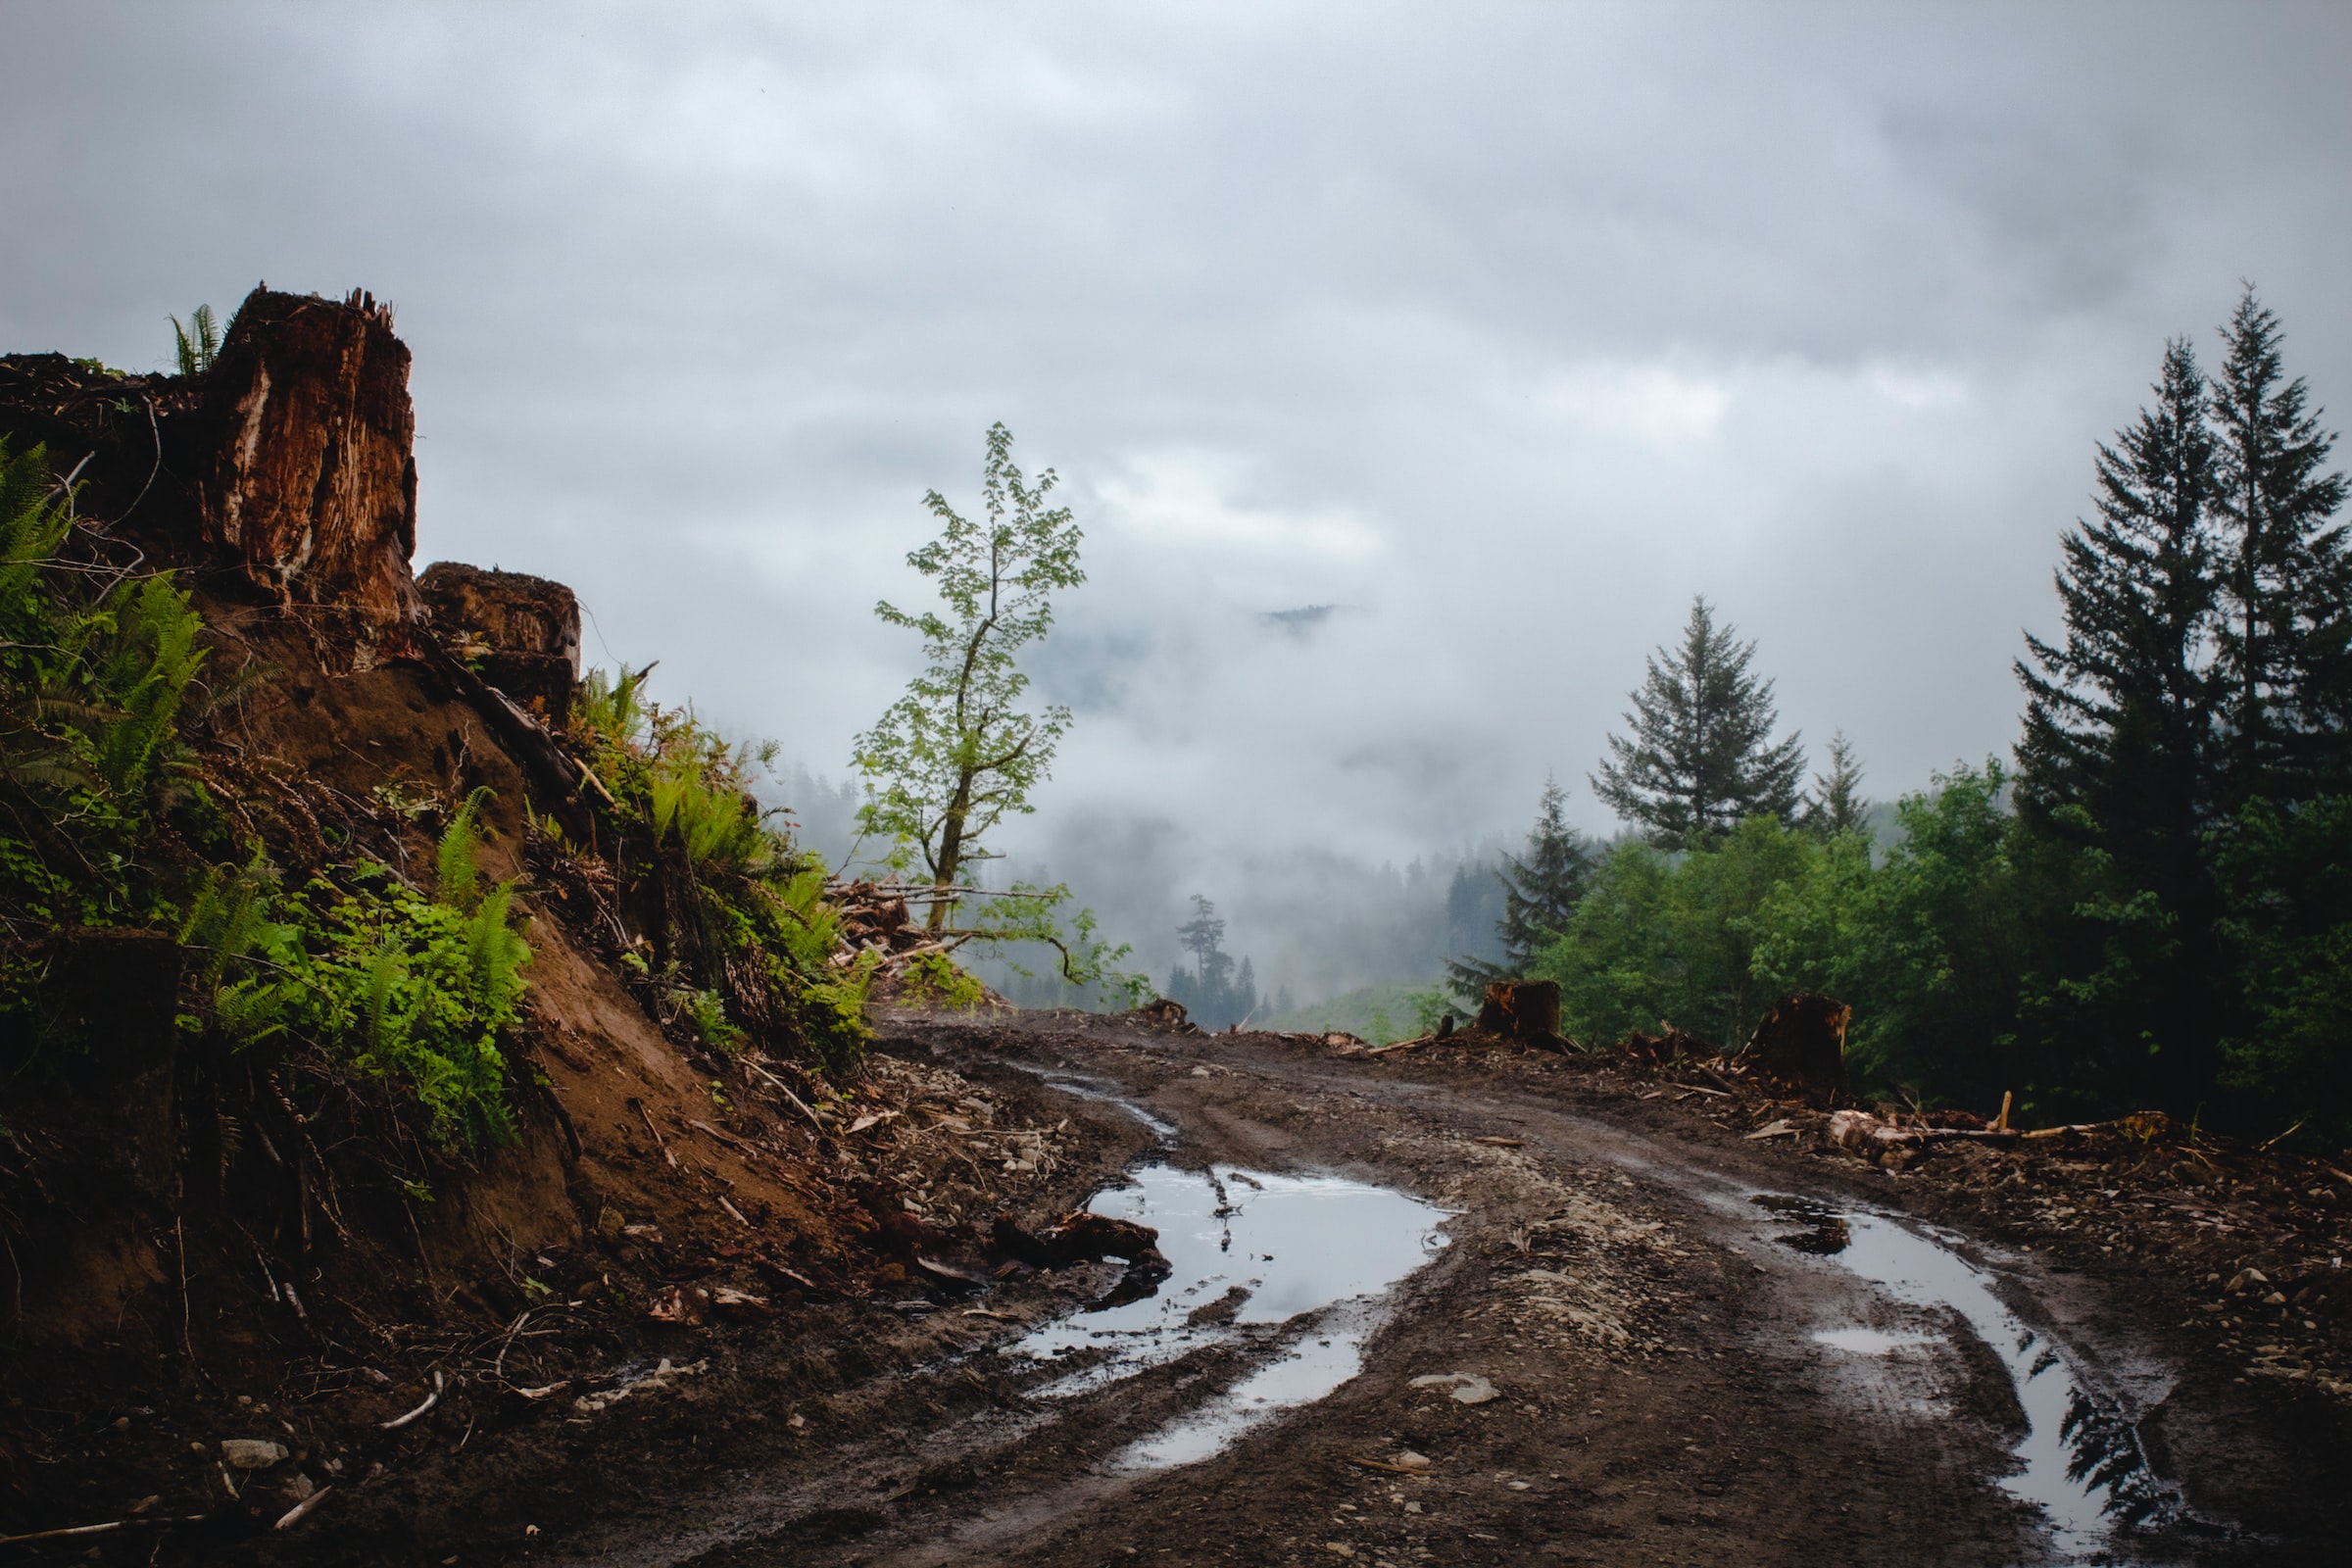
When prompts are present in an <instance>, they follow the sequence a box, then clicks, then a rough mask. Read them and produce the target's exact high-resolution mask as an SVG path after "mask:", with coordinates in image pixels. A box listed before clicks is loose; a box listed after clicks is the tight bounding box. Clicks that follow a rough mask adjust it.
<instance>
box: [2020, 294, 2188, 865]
mask: <svg viewBox="0 0 2352 1568" xmlns="http://www.w3.org/2000/svg"><path fill="white" fill-rule="evenodd" d="M2154 392H2155V394H2156V401H2155V405H2154V407H2152V408H2147V409H2143V410H2141V411H2140V416H2139V418H2138V420H2137V422H2135V423H2133V424H2132V425H2131V426H2130V427H2128V428H2126V429H2123V430H2120V431H2118V432H2117V433H2116V437H2115V442H2114V444H2113V445H2112V446H2108V445H2101V446H2100V447H2099V449H2098V458H2097V464H2096V482H2097V487H2098V488H2097V492H2096V497H2095V500H2094V503H2093V505H2094V506H2095V508H2096V513H2097V515H2096V516H2095V518H2094V519H2093V520H2091V521H2087V522H2083V523H2081V524H2079V525H2078V526H2077V527H2076V529H2075V531H2073V532H2072V533H2070V534H2068V535H2067V536H2066V539H2065V540H2064V542H2063V543H2062V545H2061V547H2060V549H2061V553H2062V558H2063V559H2062V563H2061V564H2060V566H2059V568H2058V573H2057V585H2058V599H2059V605H2060V608H2061V612H2062V613H2063V615H2064V617H2065V621H2066V636H2065V639H2064V641H2063V643H2062V644H2058V645H2053V644H2050V643H2045V642H2043V641H2041V640H2040V639H2039V638H2036V637H2032V636H2029V637H2028V638H2027V639H2026V649H2027V656H2028V657H2027V659H2025V660H2021V661H2019V662H2018V664H2017V673H2018V678H2019V680H2020V681H2021V682H2022V683H2023V684H2024V686H2025V688H2026V694H2027V703H2026V719H2025V735H2024V738H2023V739H2022V740H2021V741H2020V742H2019V744H2018V748H2017V755H2018V764H2019V777H2018V789H2019V795H2020V798H2021V802H2022V804H2023V805H2024V807H2025V808H2026V809H2027V810H2028V811H2029V812H2030V813H2033V814H2034V816H2035V817H2036V818H2037V819H2038V820H2040V821H2041V822H2042V823H2043V824H2044V825H2045V826H2054V827H2056V828H2057V829H2058V830H2059V831H2060V832H2061V833H2062V834H2063V835H2065V836H2068V837H2072V838H2074V839H2077V840H2078V841H2081V840H2084V839H2088V840H2092V841H2095V842H2097V843H2099V844H2100V845H2101V846H2102V847H2104V848H2105V849H2107V850H2108V851H2109V852H2111V853H2114V854H2117V855H2120V856H2122V857H2123V858H2126V859H2127V860H2130V861H2133V862H2137V863H2139V864H2141V865H2144V866H2145V867H2146V868H2147V869H2148V871H2149V872H2150V873H2152V874H2153V876H2154V878H2155V880H2156V881H2157V882H2158V883H2159V884H2160V885H2161V886H2162V891H2163V896H2164V897H2165V898H2166V899H2167V901H2168V903H2169V904H2171V905H2173V906H2174V907H2178V906H2179V904H2180V900H2181V898H2182V896H2183V895H2185V894H2186V893H2187V892H2188V890H2189V889H2191V888H2192V887H2194V886H2195V885H2196V884H2197V883H2198V882H2199V880H2200V879H2201V872H2200V871H2199V870H2198V865H2199V861H2198V844H2199V839H2200V836H2201V834H2202V833H2203V831H2204V829H2205V827H2206V826H2207V825H2208V824H2209V822H2210V819H2211V815H2212V810H2213V806H2214V800H2213V791H2214V783H2215V779H2216V777H2217V774H2218V772H2219V768H2218V765H2217V764H2218V763H2219V761H2220V759H2219V758H2218V757H2217V755H2216V723H2217V718H2218V709H2219V705H2220V703H2221V702H2222V700H2223V697H2224V694H2223V692H2222V691H2221V690H2220V689H2219V687H2218V684H2217V675H2216V671H2215V667H2214V660H2215V656H2216V651H2217V648H2218V646H2219V644H2220V642H2221V641H2222V637H2223V631H2224V628H2223V625H2222V623H2221V618H2220V617H2221V613H2222V605H2221V585H2220V581H2219V577H2220V563H2219V562H2218V561H2217V559H2216V554H2215V539H2214V535H2213V521H2212V509H2213V505H2214V500H2215V485H2216V481H2217V473H2216V458H2217V454H2216V450H2215V440H2214V433H2213V431H2212V428H2211V426H2210V424H2209V423H2208V401H2207V388H2206V384H2205V378H2204V376H2203V374H2202V373H2201V372H2200V371H2199V369H2198V368H2197V361H2196V355H2195V352H2194V351H2193V350H2192V349H2191V348H2190V347H2189V345H2188V344H2187V343H2186V342H2185V341H2182V340H2179V339H2176V340H2175V341H2173V342H2172V343H2170V344H2168V345H2166V348H2165V354H2164V365H2163V369H2162V372H2161V374H2160V376H2159V378H2158V380H2157V382H2156V385H2155V387H2154Z"/></svg>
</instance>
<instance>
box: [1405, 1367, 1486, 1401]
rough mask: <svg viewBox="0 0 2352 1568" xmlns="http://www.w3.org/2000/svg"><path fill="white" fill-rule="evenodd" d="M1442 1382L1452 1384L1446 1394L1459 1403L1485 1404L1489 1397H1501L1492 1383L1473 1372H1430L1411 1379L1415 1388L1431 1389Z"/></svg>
mask: <svg viewBox="0 0 2352 1568" xmlns="http://www.w3.org/2000/svg"><path fill="white" fill-rule="evenodd" d="M1444 1384H1451V1385H1452V1387H1451V1388H1450V1389H1448V1390H1447V1391H1446V1393H1447V1396H1448V1397H1450V1398H1452V1399H1453V1400H1454V1401H1455V1402H1457V1403H1460V1404H1485V1403H1486V1402H1487V1401H1488V1400H1490V1399H1499V1398H1501V1397H1502V1396H1501V1395H1500V1394H1499V1393H1497V1392H1496V1391H1495V1385H1494V1384H1492V1383H1490V1382H1488V1381H1487V1380H1486V1379H1485V1378H1483V1377H1480V1376H1479V1375H1478V1374H1477V1373H1475V1372H1432V1373H1429V1374H1427V1375H1426V1376H1423V1377H1417V1378H1415V1379H1413V1387H1414V1388H1416V1389H1432V1388H1437V1387H1439V1386H1441V1385H1444Z"/></svg>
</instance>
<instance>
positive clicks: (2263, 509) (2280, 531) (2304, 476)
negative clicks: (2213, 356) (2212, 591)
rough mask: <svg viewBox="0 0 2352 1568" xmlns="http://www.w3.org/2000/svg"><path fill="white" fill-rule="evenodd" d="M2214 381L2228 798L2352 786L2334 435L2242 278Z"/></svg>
mask: <svg viewBox="0 0 2352 1568" xmlns="http://www.w3.org/2000/svg"><path fill="white" fill-rule="evenodd" d="M2222 331H2223V338H2224V341H2225V342H2226V343H2227V344H2228V346H2229V357H2228V358H2227V360H2225V361H2224V363H2223V366H2222V369H2221V373H2220V375H2219V376H2217V377H2216V379H2215V383H2214V388H2213V417H2214V425H2215V434H2216V436H2217V438H2218V439H2217V443H2216V454H2215V459H2216V463H2215V466H2216V470H2217V473H2216V480H2217V482H2216V485H2215V498H2214V505H2215V511H2216V512H2217V514H2218V515H2219V518H2220V522H2221V527H2222V533H2223V548H2224V551H2225V554H2226V557H2227V565H2226V570H2225V572H2224V592H2223V597H2224V605H2225V612H2226V613H2225V616H2224V620H2223V624H2222V636H2221V647H2220V665H2221V672H2222V678H2223V682H2224V686H2225V689H2226V692H2227V697H2226V700H2225V706H2224V710H2223V711H2224V716H2225V720H2226V722H2227V724H2228V727H2229V735H2230V749H2229V760H2230V768H2229V796H2230V797H2231V798H2230V800H2229V803H2228V804H2229V805H2231V806H2235V805H2236V804H2238V803H2239V802H2242V801H2244V800H2248V799H2252V798H2254V797H2257V796H2269V797H2278V798H2286V799H2300V798H2303V797H2305V796H2308V795H2311V794H2314V793H2319V792H2321V791H2326V790H2330V789H2343V788H2346V787H2347V785H2352V755H2348V751H2347V747H2348V745H2352V743H2348V741H2347V737H2346V729H2345V719H2346V717H2347V716H2352V657H2348V655H2352V626H2348V625H2347V615H2348V614H2352V608H2348V607H2347V604H2346V590H2347V587H2348V586H2352V571H2348V569H2347V565H2348V564H2347V561H2346V555H2345V541H2344V530H2343V524H2341V523H2340V522H2338V521H2336V520H2335V514H2336V512H2337V510H2338V509H2339V508H2341V507H2342V506H2343V504H2344V500H2345V496H2346V485H2345V480H2344V476H2343V475H2342V474H2340V473H2323V472H2322V471H2321V469H2322V466H2323V465H2325V464H2326V463H2327V454H2328V452H2329V450H2330V449H2331V448H2332V446H2333V445H2334V438H2333V437H2332V436H2331V435H2330V434H2328V433H2327V431H2325V430H2323V429H2321V427H2320V420H2319V411H2318V410H2316V409H2308V408H2307V403H2308V400H2309V393H2308V391H2307V389H2306V388H2305V386H2304V384H2303V380H2302V378H2301V377H2300V376H2298V377H2296V378H2295V379H2293V380H2291V381H2289V380H2287V379H2285V373H2286V372H2285V369H2284V368H2283V365H2282V363H2281V356H2280V353H2279V342H2280V333H2279V330H2278V318H2277V317H2276V316H2274V315H2272V314H2271V312H2270V311H2269V310H2268V309H2266V308H2265V307H2264V306H2263V305H2262V304H2260V303H2259V302H2258V301H2257V300H2256V299H2255V298H2254V291H2253V289H2252V288H2251V287H2249V288H2248V289H2247V290H2246V291H2245V293H2244V295H2243V296H2242V297H2241V298H2240V299H2239V300H2238V304H2237V309H2236V311H2235V312H2233V313H2232V314H2231V316H2230V318H2229V325H2228V326H2226V327H2224V328H2223V329H2222Z"/></svg>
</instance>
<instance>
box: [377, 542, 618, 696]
mask: <svg viewBox="0 0 2352 1568" xmlns="http://www.w3.org/2000/svg"><path fill="white" fill-rule="evenodd" d="M417 591H418V592H419V593H420V594H422V595H423V597H424V606H425V613H426V617H427V619H428V621H429V622H430V624H431V626H432V630H433V635H434V636H436V637H438V638H440V639H441V643H442V646H443V647H445V648H447V649H448V650H449V652H450V654H451V656H452V657H453V658H456V659H459V660H462V661H464V662H466V663H468V664H470V665H472V666H473V667H474V668H475V669H477V670H479V671H480V673H481V677H482V679H483V680H484V681H486V682H488V683H489V684H490V685H492V686H495V687H497V688H498V689H499V690H500V691H502V692H505V693H506V694H507V695H508V696H509V697H512V698H513V699H514V700H515V703H517V704H518V705H519V706H520V707H521V708H522V709H523V710H524V711H527V712H530V713H531V714H533V715H534V716H536V717H538V718H539V719H541V720H542V721H543V722H545V723H546V724H548V725H549V726H550V727H551V728H555V729H562V728H563V727H564V725H565V724H566V723H567V722H569V720H570V717H571V689H572V687H573V686H575V685H576V684H578V682H579V678H580V601H579V598H578V596H576V595H575V594H573V593H572V591H571V590H570V589H569V588H566V587H564V585H563V584H562V583H560V582H551V581H549V580H548V579H547V578H545V577H531V576H526V575H524V574H523V573H521V572H519V571H484V570H483V569H482V568H481V567H479V566H468V565H466V564H463V563H460V562H455V561H441V562H435V563H434V564H432V565H430V566H427V567H426V568H425V570H424V575H423V576H421V577H419V578H417Z"/></svg>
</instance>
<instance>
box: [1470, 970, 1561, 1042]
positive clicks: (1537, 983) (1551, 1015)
mask: <svg viewBox="0 0 2352 1568" xmlns="http://www.w3.org/2000/svg"><path fill="white" fill-rule="evenodd" d="M1478 1027H1479V1028H1480V1029H1481V1030H1483V1031H1485V1032H1486V1033H1488V1034H1494V1035H1501V1036H1503V1037H1504V1038H1506V1039H1510V1040H1523V1041H1525V1042H1527V1043H1528V1044H1529V1045H1536V1046H1563V1045H1565V1044H1566V1043H1567V1042H1566V1041H1564V1040H1563V1039H1562V1038H1561V1036H1560V986H1559V982H1558V981H1556V980H1496V981H1493V982H1491V983H1490V984H1489V985H1488V986H1487V994H1486V998H1485V1000H1484V1001H1483V1002H1481V1003H1480V1005H1479V1009H1478Z"/></svg>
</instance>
